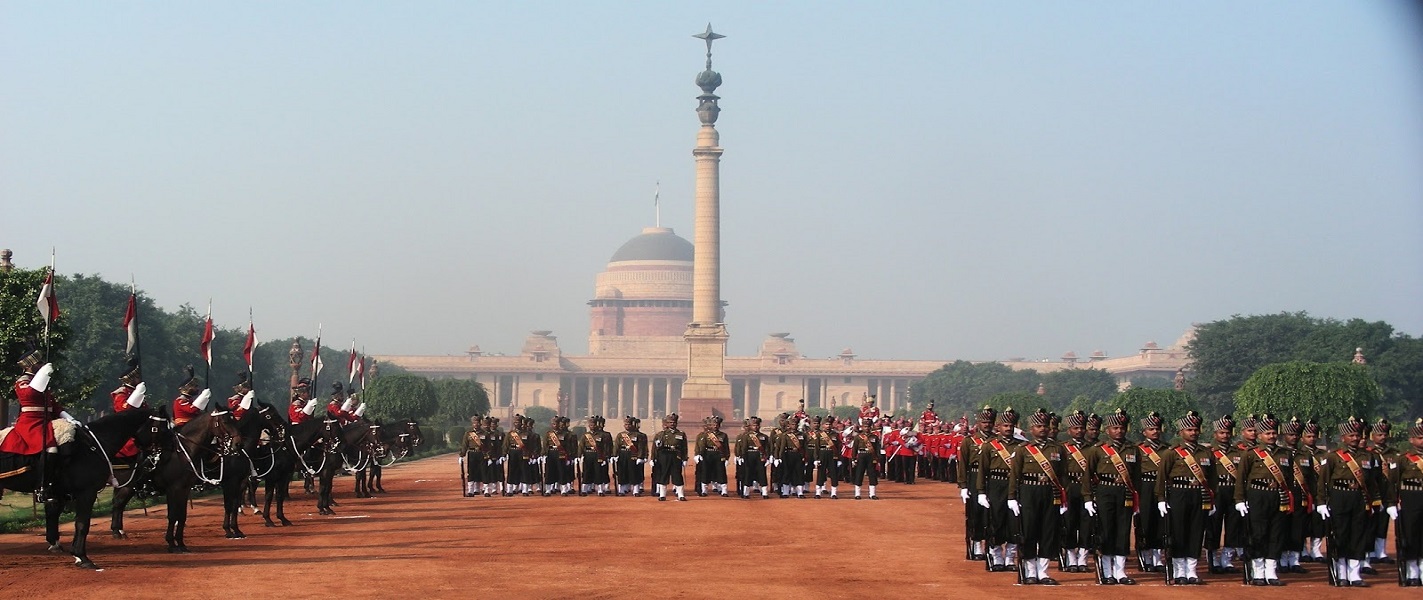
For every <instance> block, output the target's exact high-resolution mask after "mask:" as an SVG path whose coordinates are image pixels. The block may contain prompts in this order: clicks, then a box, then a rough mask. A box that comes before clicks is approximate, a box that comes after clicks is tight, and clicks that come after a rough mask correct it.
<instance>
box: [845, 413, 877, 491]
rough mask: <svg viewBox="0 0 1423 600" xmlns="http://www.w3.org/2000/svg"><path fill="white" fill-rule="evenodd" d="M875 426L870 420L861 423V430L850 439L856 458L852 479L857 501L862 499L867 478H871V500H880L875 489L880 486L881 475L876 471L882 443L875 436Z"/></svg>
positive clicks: (851, 448)
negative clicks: (861, 491)
mask: <svg viewBox="0 0 1423 600" xmlns="http://www.w3.org/2000/svg"><path fill="white" fill-rule="evenodd" d="M873 428H874V426H873V425H871V424H870V422H869V421H868V420H864V421H860V430H859V431H857V432H855V436H854V437H853V438H851V439H850V450H851V452H852V456H854V457H855V459H854V460H855V470H854V473H853V474H852V477H853V478H854V480H855V499H856V500H859V499H860V485H861V484H863V483H864V482H865V476H866V475H868V476H869V478H870V500H879V494H877V493H875V488H876V487H877V486H878V485H879V473H878V472H876V471H875V466H876V465H875V461H876V460H877V458H878V457H879V451H880V442H879V436H878V435H875V433H876V432H875V431H874V429H873Z"/></svg>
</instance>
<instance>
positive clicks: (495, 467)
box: [484, 456, 504, 483]
mask: <svg viewBox="0 0 1423 600" xmlns="http://www.w3.org/2000/svg"><path fill="white" fill-rule="evenodd" d="M492 462H493V464H490V463H491V460H490V459H486V460H485V461H484V482H485V483H499V482H501V481H504V465H501V464H499V457H497V456H495V457H493V459H492Z"/></svg>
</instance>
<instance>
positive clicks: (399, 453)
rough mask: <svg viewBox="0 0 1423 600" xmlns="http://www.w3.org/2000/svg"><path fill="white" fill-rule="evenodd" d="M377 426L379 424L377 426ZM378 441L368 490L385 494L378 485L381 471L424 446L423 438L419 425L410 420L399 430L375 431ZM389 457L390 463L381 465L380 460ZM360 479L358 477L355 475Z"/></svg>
mask: <svg viewBox="0 0 1423 600" xmlns="http://www.w3.org/2000/svg"><path fill="white" fill-rule="evenodd" d="M377 426H379V424H377ZM377 434H378V437H379V439H380V446H379V447H378V448H377V454H376V458H377V460H373V461H371V468H370V481H369V483H368V486H369V488H368V489H372V490H375V491H377V492H380V493H382V494H384V493H386V491H385V487H384V486H382V485H381V484H380V478H381V469H383V468H385V467H389V466H391V465H393V464H395V462H396V461H398V460H400V459H402V458H405V457H406V456H409V455H410V454H411V453H412V452H414V451H415V449H416V448H419V447H420V446H422V445H424V443H425V438H424V437H423V436H422V435H421V434H420V424H419V423H416V422H415V421H414V420H412V419H406V420H405V421H404V422H402V423H401V427H400V428H399V429H386V428H381V429H379V430H377ZM387 456H389V457H391V458H390V461H389V462H386V463H385V464H381V461H382V460H385V458H386V457H387ZM357 477H360V475H357Z"/></svg>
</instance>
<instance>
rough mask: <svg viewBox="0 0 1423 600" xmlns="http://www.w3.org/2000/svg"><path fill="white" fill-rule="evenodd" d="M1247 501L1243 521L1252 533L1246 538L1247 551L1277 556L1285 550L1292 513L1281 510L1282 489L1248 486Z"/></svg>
mask: <svg viewBox="0 0 1423 600" xmlns="http://www.w3.org/2000/svg"><path fill="white" fill-rule="evenodd" d="M1245 504H1246V507H1247V510H1248V513H1247V514H1246V515H1245V518H1244V519H1242V521H1243V522H1244V523H1246V526H1245V529H1246V531H1247V532H1248V533H1249V535H1247V536H1246V541H1245V555H1246V556H1248V557H1250V558H1269V559H1278V558H1279V557H1280V553H1281V552H1283V551H1284V550H1285V528H1286V526H1287V525H1288V524H1289V513H1284V512H1280V491H1279V490H1257V489H1253V488H1252V489H1248V490H1245ZM1232 509H1233V507H1232ZM1236 514H1239V513H1238V512H1237V513H1236ZM1262 578H1263V577H1256V579H1262Z"/></svg>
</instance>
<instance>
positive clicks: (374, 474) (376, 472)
mask: <svg viewBox="0 0 1423 600" xmlns="http://www.w3.org/2000/svg"><path fill="white" fill-rule="evenodd" d="M380 470H381V469H380V465H376V464H372V465H371V479H372V480H374V481H375V488H376V491H377V492H380V493H382V494H384V493H386V492H385V487H383V486H381V484H380Z"/></svg>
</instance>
